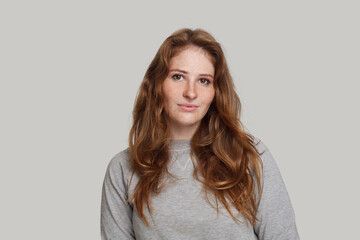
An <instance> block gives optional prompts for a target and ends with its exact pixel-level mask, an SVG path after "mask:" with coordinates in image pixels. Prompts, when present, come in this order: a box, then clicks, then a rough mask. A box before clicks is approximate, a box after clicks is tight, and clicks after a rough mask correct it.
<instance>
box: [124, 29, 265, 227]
mask: <svg viewBox="0 0 360 240" xmlns="http://www.w3.org/2000/svg"><path fill="white" fill-rule="evenodd" d="M190 45H193V46H197V47H200V48H202V49H204V50H206V51H207V52H208V53H209V54H210V55H211V56H212V58H213V62H214V67H215V76H214V88H215V97H214V101H213V102H212V103H211V105H210V107H209V110H208V112H207V114H206V115H205V116H204V118H203V119H202V121H201V123H200V125H199V127H198V129H197V130H196V132H195V133H194V135H193V137H192V139H191V155H192V159H194V158H195V159H196V161H197V164H196V166H195V170H194V177H195V178H196V179H197V180H198V181H200V182H202V183H203V186H204V190H205V194H206V198H207V200H208V201H209V203H210V204H211V205H212V206H213V207H215V206H214V204H213V203H211V201H210V200H209V198H208V196H209V195H208V194H213V196H214V197H215V200H216V209H217V211H219V208H218V202H220V203H222V205H223V206H224V207H225V208H226V210H227V211H228V212H229V214H230V215H231V216H232V217H233V218H234V219H235V220H236V221H239V222H241V221H240V220H239V217H237V216H236V215H237V214H239V213H240V214H241V215H243V216H244V217H245V218H246V219H247V220H248V221H249V222H250V223H251V224H252V225H253V226H254V225H255V223H256V220H257V219H256V212H257V209H258V204H259V201H260V197H261V184H260V181H261V180H260V179H261V175H262V163H261V159H260V155H261V153H259V152H258V151H257V149H256V143H255V138H254V137H253V136H252V135H251V134H249V133H247V132H246V131H245V129H244V127H243V125H242V123H241V122H240V111H241V104H240V100H239V97H238V95H237V94H236V91H235V87H234V84H233V80H232V77H231V75H230V72H229V69H228V66H227V63H226V60H225V56H224V53H223V51H222V48H221V46H220V44H219V43H218V42H217V41H216V40H215V39H214V38H213V37H212V36H211V35H210V34H209V33H207V32H206V31H204V30H201V29H196V30H191V29H187V28H186V29H180V30H178V31H176V32H174V33H173V34H172V35H171V36H169V37H168V38H167V39H166V40H165V41H164V42H163V44H162V45H161V46H160V48H159V50H158V52H157V53H156V55H155V57H154V59H153V60H152V62H151V64H150V66H149V67H148V69H147V71H146V73H145V76H144V79H143V81H142V84H141V86H140V89H139V92H138V95H137V98H136V101H135V106H134V110H133V125H132V128H131V130H130V134H129V151H130V158H131V164H132V167H133V171H134V173H136V174H138V176H139V181H138V183H137V185H136V186H135V189H134V192H133V193H132V195H131V196H130V197H129V199H128V200H129V201H130V200H133V201H134V206H135V207H136V209H137V211H138V212H139V215H140V216H141V218H142V219H143V220H144V222H145V223H146V224H147V225H148V226H149V223H148V221H147V219H146V217H145V214H144V206H145V204H146V205H147V207H148V209H149V211H150V213H151V210H152V206H151V195H152V194H157V193H159V192H160V191H161V189H162V188H161V180H162V179H163V177H164V176H165V174H167V173H168V171H167V163H168V161H169V159H170V151H169V144H170V141H171V139H170V137H169V136H170V134H169V129H168V126H167V121H166V113H165V111H164V100H163V94H162V90H161V87H162V83H163V81H164V80H165V78H166V77H167V76H168V74H169V63H170V60H171V58H172V57H174V56H175V55H176V54H177V53H179V51H181V50H183V49H184V48H185V47H188V46H190ZM193 161H194V160H193ZM231 206H233V207H235V209H236V210H237V211H238V213H237V214H234V213H233V211H232V210H231Z"/></svg>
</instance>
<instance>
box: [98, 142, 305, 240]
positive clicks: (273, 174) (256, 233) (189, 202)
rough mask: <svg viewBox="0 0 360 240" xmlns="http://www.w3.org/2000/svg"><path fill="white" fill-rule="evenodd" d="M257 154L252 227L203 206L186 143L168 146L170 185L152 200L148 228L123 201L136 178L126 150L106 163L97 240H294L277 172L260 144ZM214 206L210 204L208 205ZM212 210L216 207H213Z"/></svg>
mask: <svg viewBox="0 0 360 240" xmlns="http://www.w3.org/2000/svg"><path fill="white" fill-rule="evenodd" d="M257 147H258V149H259V151H261V152H262V151H265V152H264V154H263V155H262V157H261V159H262V161H263V168H264V175H263V180H262V184H263V188H262V195H261V200H260V205H259V209H258V212H257V219H258V221H257V224H256V226H255V227H252V226H251V224H250V223H248V222H247V221H246V219H244V218H240V219H241V221H243V223H239V222H237V221H235V220H234V219H233V218H232V217H231V216H230V215H229V214H228V213H227V211H226V210H225V209H223V208H222V207H220V212H219V214H218V213H217V211H216V209H215V208H214V207H213V206H211V205H210V203H209V202H208V201H207V200H206V197H205V194H204V192H203V188H202V184H201V183H200V182H198V181H196V180H195V179H194V178H193V170H194V166H193V163H192V161H191V160H190V142H189V141H188V140H184V141H173V142H172V143H171V160H170V163H169V172H170V173H171V174H173V175H174V177H175V178H173V177H171V176H168V178H166V180H164V182H171V181H172V180H175V179H177V181H175V182H172V183H170V184H169V185H168V186H166V187H165V188H164V189H163V190H162V191H161V192H160V193H159V194H157V195H154V196H153V198H152V204H153V212H152V217H153V218H151V216H150V215H149V213H148V212H147V211H146V213H145V214H146V216H147V217H148V219H149V221H150V225H151V226H150V227H148V226H147V225H146V224H145V223H144V222H143V221H142V219H141V218H140V216H139V214H138V212H137V211H136V208H134V205H133V203H132V202H130V203H128V202H127V201H126V200H127V199H128V197H129V194H131V193H132V192H133V189H134V186H135V185H136V183H137V180H138V176H137V175H136V174H135V175H134V177H133V179H132V180H131V185H129V184H130V179H131V176H132V170H131V165H130V162H129V151H128V149H126V150H124V151H122V152H120V153H118V154H117V155H116V156H115V157H114V158H113V159H112V160H111V162H110V164H109V166H108V169H107V172H106V176H105V180H104V184H103V195H102V203H101V235H102V239H249V240H250V239H261V240H263V239H264V240H265V239H277V240H282V239H284V240H285V239H287V240H289V239H294V240H295V239H299V236H298V233H297V229H296V224H295V215H294V211H293V208H292V206H291V202H290V199H289V195H288V193H287V191H286V188H285V185H284V182H283V180H282V178H281V175H280V172H279V169H278V167H277V165H276V163H275V161H274V159H273V157H272V155H271V153H270V152H269V150H268V149H267V148H266V146H265V145H264V144H263V143H262V142H261V141H260V142H259V144H258V145H257ZM213 203H214V202H213ZM215 204H216V203H215Z"/></svg>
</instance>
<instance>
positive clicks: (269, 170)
mask: <svg viewBox="0 0 360 240" xmlns="http://www.w3.org/2000/svg"><path fill="white" fill-rule="evenodd" d="M258 150H259V151H260V153H261V152H263V151H265V152H264V153H263V155H261V159H262V161H263V178H262V183H263V186H262V187H263V188H262V196H261V200H260V205H259V208H258V213H257V219H258V222H257V224H256V226H255V229H254V230H255V233H256V235H257V236H258V238H259V239H260V240H270V239H273V240H299V239H300V237H299V234H298V231H297V228H296V223H295V213H294V210H293V207H292V205H291V202H290V198H289V194H288V192H287V190H286V187H285V184H284V182H283V179H282V177H281V174H280V171H279V168H278V166H277V165H276V162H275V160H274V158H273V156H272V155H271V153H270V151H269V150H268V149H267V147H266V146H265V145H264V144H263V143H262V142H261V141H260V142H259V144H258Z"/></svg>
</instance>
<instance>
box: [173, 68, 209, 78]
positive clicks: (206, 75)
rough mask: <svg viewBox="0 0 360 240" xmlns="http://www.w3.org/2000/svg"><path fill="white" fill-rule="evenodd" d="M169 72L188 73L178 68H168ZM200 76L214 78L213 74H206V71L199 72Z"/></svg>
mask: <svg viewBox="0 0 360 240" xmlns="http://www.w3.org/2000/svg"><path fill="white" fill-rule="evenodd" d="M170 72H181V73H184V74H188V72H187V71H184V70H181V69H178V68H175V69H170ZM200 76H204V77H211V78H214V76H213V75H211V74H207V73H202V74H200Z"/></svg>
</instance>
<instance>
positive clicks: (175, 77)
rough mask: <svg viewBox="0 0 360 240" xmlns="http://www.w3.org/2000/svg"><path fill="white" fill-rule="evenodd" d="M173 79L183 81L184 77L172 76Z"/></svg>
mask: <svg viewBox="0 0 360 240" xmlns="http://www.w3.org/2000/svg"><path fill="white" fill-rule="evenodd" d="M172 78H173V79H175V80H181V79H182V76H181V75H180V74H175V75H173V76H172Z"/></svg>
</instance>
